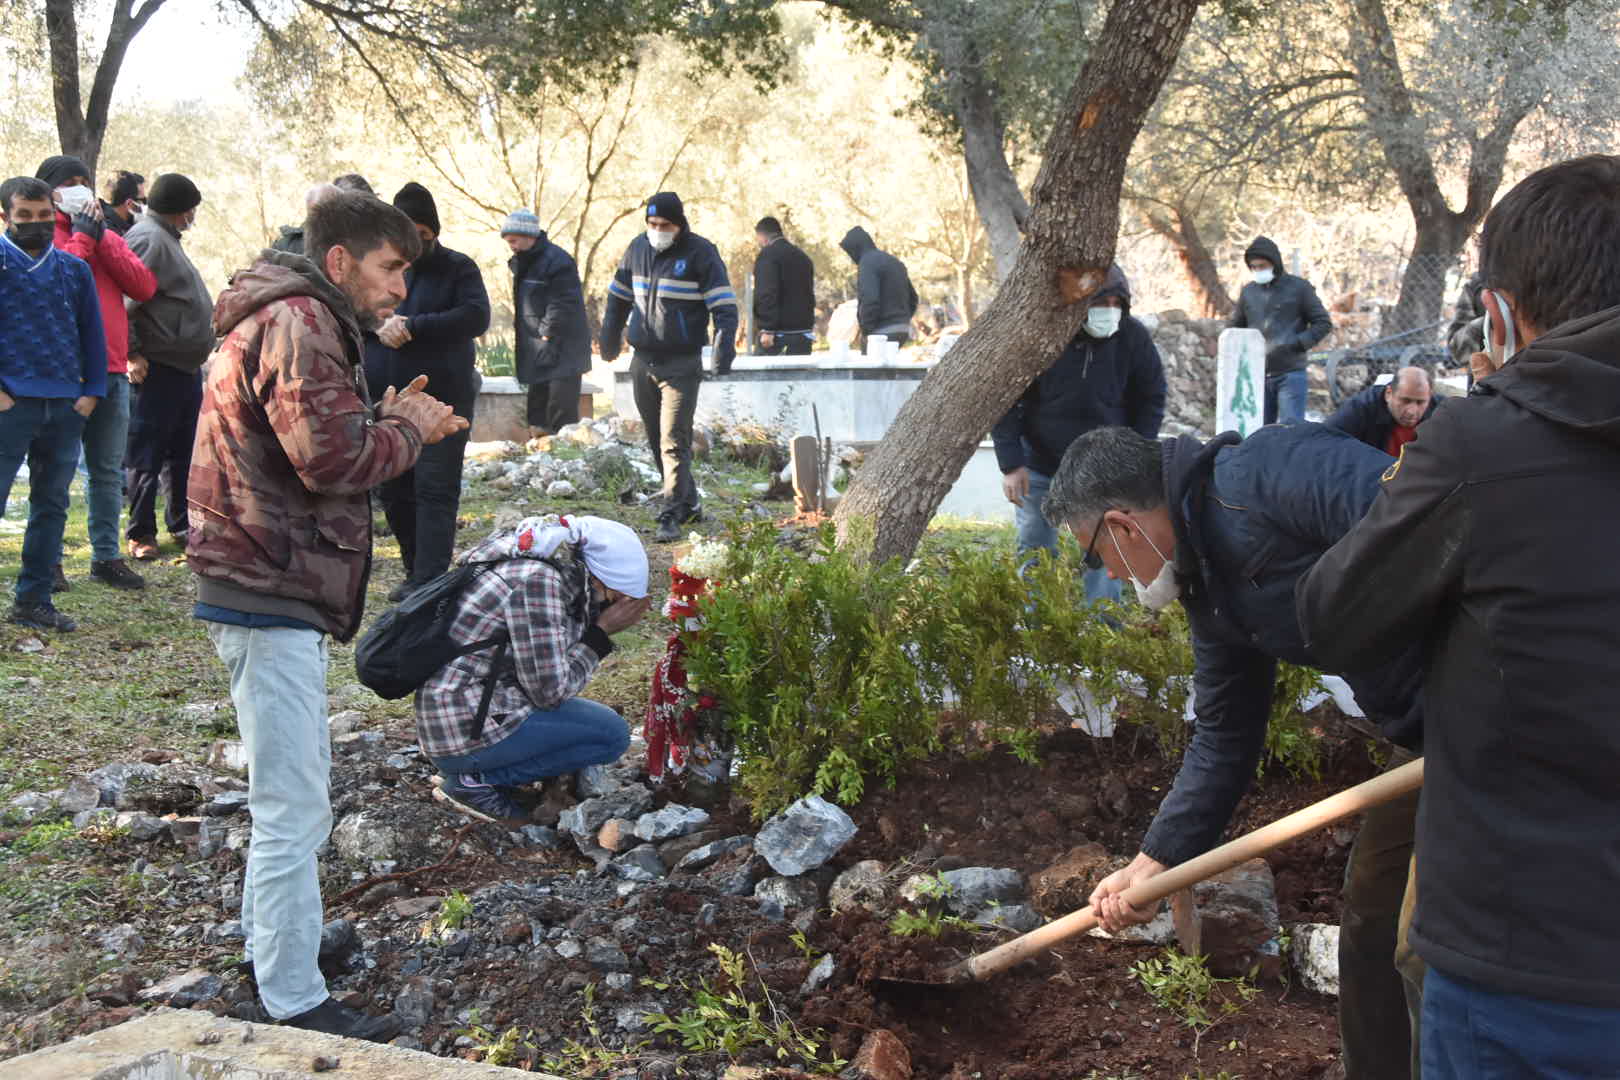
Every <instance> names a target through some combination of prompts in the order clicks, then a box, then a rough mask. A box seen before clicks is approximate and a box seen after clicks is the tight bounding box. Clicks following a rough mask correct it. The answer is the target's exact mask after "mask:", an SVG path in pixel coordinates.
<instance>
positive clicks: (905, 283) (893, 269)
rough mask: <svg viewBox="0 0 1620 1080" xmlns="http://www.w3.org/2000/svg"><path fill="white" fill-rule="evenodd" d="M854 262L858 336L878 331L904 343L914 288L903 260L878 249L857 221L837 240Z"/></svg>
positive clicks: (913, 308)
mask: <svg viewBox="0 0 1620 1080" xmlns="http://www.w3.org/2000/svg"><path fill="white" fill-rule="evenodd" d="M838 246H839V247H841V248H843V249H844V254H846V255H848V256H849V257H850V259H852V260H853V261H854V263H855V268H856V269H855V295H856V298H857V299H856V307H855V318H856V321H857V322H858V323H860V326H861V337H862V338H863V339H864V338H869V337H871V336H872V335H874V334H882V335H883V336H884V337H886V338H888V339H889V340H890V341H898V342H899V343H900V344H902V345H904V344H905V343H906V342H908V341H910V340H911V317H912V316H913V315H915V314H916V313H917V290H916V289H914V288H912V287H911V275H910V274H908V273H907V272H906V264H905V263H903V262H901V261H900V260H899V259H897V258H895V257H894V256H893V255H890V254H889V253H888V252H887V251H880V250H879V249H878V246H877V244H875V243H873V242H872V236H871V234H870V233H868V232H867V231H866V230H865V229H863V228H861V227H860V226H859V225H857V226H855V227H854V228H853V229H851V230H849V232H847V233H845V234H844V238H843V239H842V240H840V241H839V242H838Z"/></svg>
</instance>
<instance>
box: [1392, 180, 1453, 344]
mask: <svg viewBox="0 0 1620 1080" xmlns="http://www.w3.org/2000/svg"><path fill="white" fill-rule="evenodd" d="M1471 232H1473V222H1467V221H1464V220H1463V219H1462V216H1461V215H1459V214H1453V213H1451V212H1450V211H1447V212H1446V213H1444V214H1438V215H1431V216H1427V217H1420V218H1418V219H1417V240H1416V241H1415V242H1414V243H1413V245H1412V256H1411V258H1410V259H1408V260H1407V263H1406V269H1405V270H1404V271H1403V272H1402V273H1401V295H1400V298H1399V299H1398V300H1396V301H1395V308H1394V310H1393V311H1391V312H1390V313H1389V316H1388V318H1386V319H1385V320H1384V328H1383V335H1384V336H1386V337H1387V336H1389V335H1391V334H1399V333H1401V332H1403V331H1406V330H1415V329H1417V328H1418V327H1421V326H1433V325H1434V324H1435V323H1438V322H1439V321H1440V312H1441V310H1442V309H1443V308H1444V307H1445V302H1446V275H1447V274H1448V273H1450V272H1451V268H1452V267H1454V266H1455V265H1457V256H1458V254H1459V253H1460V252H1461V251H1462V249H1463V245H1464V244H1466V243H1467V242H1468V235H1469V233H1471Z"/></svg>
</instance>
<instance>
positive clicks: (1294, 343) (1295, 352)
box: [1226, 236, 1333, 424]
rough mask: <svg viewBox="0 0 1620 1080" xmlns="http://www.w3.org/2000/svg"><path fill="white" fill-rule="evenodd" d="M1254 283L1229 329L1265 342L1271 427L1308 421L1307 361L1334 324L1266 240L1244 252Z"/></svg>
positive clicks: (1240, 296) (1308, 285) (1257, 240)
mask: <svg viewBox="0 0 1620 1080" xmlns="http://www.w3.org/2000/svg"><path fill="white" fill-rule="evenodd" d="M1243 262H1244V264H1245V265H1247V266H1248V268H1249V273H1250V275H1251V277H1252V280H1251V281H1250V282H1249V283H1248V284H1247V285H1245V286H1243V291H1242V292H1241V293H1239V294H1238V302H1237V308H1236V309H1235V310H1234V311H1233V312H1232V317H1231V318H1230V319H1228V320H1227V323H1226V325H1227V326H1232V327H1248V328H1250V329H1252V330H1258V331H1260V333H1261V334H1263V335H1264V336H1265V339H1266V415H1265V419H1266V423H1268V424H1273V423H1276V422H1277V421H1279V420H1281V421H1282V422H1284V423H1297V422H1298V421H1300V420H1303V419H1305V396H1306V391H1307V389H1308V386H1307V383H1306V378H1305V357H1306V354H1308V353H1309V352H1310V351H1311V350H1312V349H1313V348H1315V347H1316V345H1317V344H1318V343H1319V342H1321V340H1322V339H1323V338H1325V337H1327V336H1328V335H1329V334H1331V333H1332V332H1333V320H1332V319H1331V318H1330V317H1329V316H1328V313H1327V308H1325V307H1323V306H1322V301H1321V300H1319V299H1317V296H1316V290H1315V289H1314V288H1312V287H1311V283H1310V282H1308V281H1306V280H1305V279H1304V278H1302V277H1296V276H1295V275H1293V274H1290V273H1286V272H1285V271H1284V270H1283V261H1282V252H1281V251H1279V250H1278V249H1277V245H1276V244H1275V243H1273V242H1272V241H1271V240H1270V239H1268V238H1267V237H1264V236H1257V237H1255V238H1254V243H1252V244H1250V245H1249V249H1248V250H1247V251H1245V252H1244V253H1243Z"/></svg>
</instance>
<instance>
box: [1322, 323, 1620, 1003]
mask: <svg viewBox="0 0 1620 1080" xmlns="http://www.w3.org/2000/svg"><path fill="white" fill-rule="evenodd" d="M1617 530H1620V308H1611V309H1610V310H1608V311H1604V312H1600V313H1598V314H1595V315H1592V316H1589V317H1587V318H1584V319H1578V320H1575V321H1573V322H1569V323H1565V324H1564V325H1563V326H1560V327H1557V328H1555V329H1553V330H1552V331H1550V332H1549V333H1548V334H1547V335H1546V336H1545V337H1542V338H1538V339H1537V340H1536V341H1535V342H1534V343H1533V344H1531V345H1530V346H1529V347H1528V348H1526V349H1524V350H1522V351H1521V352H1520V353H1518V354H1517V355H1516V356H1515V357H1514V358H1513V359H1512V360H1511V361H1510V362H1509V363H1508V364H1507V366H1506V367H1504V368H1503V369H1502V370H1501V371H1500V372H1498V373H1496V374H1495V375H1492V376H1491V377H1489V378H1487V379H1482V380H1481V381H1480V382H1478V383H1477V384H1475V386H1474V390H1473V392H1472V393H1471V394H1470V395H1469V396H1468V397H1466V398H1461V399H1459V400H1456V401H1448V402H1447V403H1446V406H1445V408H1443V409H1441V410H1440V411H1439V412H1437V413H1436V414H1435V415H1434V419H1432V420H1430V421H1429V422H1428V423H1426V424H1424V426H1423V435H1422V437H1421V438H1420V439H1418V440H1417V441H1415V442H1412V443H1409V444H1407V446H1406V447H1405V453H1404V454H1403V455H1402V457H1401V460H1400V462H1399V463H1398V464H1397V465H1396V466H1394V467H1392V468H1391V469H1390V470H1389V471H1388V473H1387V474H1386V479H1385V482H1384V485H1383V494H1382V495H1381V496H1380V497H1379V498H1378V499H1377V501H1376V502H1374V503H1373V506H1372V509H1371V510H1370V511H1369V512H1368V514H1367V517H1366V519H1365V520H1363V521H1362V522H1361V524H1360V525H1358V526H1357V527H1356V528H1355V529H1354V530H1353V531H1351V533H1350V534H1349V535H1348V536H1346V537H1345V538H1344V539H1343V540H1342V541H1340V542H1339V543H1338V544H1337V545H1335V546H1334V547H1333V549H1332V550H1331V551H1329V552H1328V553H1327V554H1326V555H1325V556H1323V558H1322V561H1321V562H1320V563H1319V564H1318V565H1317V566H1316V568H1315V569H1314V570H1312V571H1311V572H1310V573H1309V574H1308V575H1306V577H1305V579H1304V580H1303V581H1302V582H1301V584H1300V588H1299V597H1298V599H1299V619H1300V623H1301V626H1302V628H1303V630H1304V632H1305V636H1306V639H1307V640H1308V641H1309V643H1310V647H1311V649H1312V651H1313V652H1315V653H1317V654H1318V655H1320V656H1322V657H1323V658H1325V659H1326V660H1328V661H1329V662H1334V661H1337V662H1348V661H1351V660H1354V661H1356V662H1363V661H1366V660H1369V659H1375V658H1376V657H1378V656H1380V655H1384V654H1387V653H1389V652H1390V651H1391V650H1393V649H1396V648H1399V647H1401V646H1402V645H1403V643H1406V642H1410V641H1414V640H1416V641H1422V642H1426V643H1427V644H1428V646H1429V649H1430V653H1429V661H1428V665H1427V670H1426V674H1425V679H1424V687H1423V695H1424V703H1425V722H1424V728H1425V738H1424V749H1425V754H1426V756H1425V773H1424V781H1423V801H1422V804H1421V808H1420V810H1419V812H1418V834H1417V860H1418V886H1419V887H1418V906H1417V916H1416V919H1415V921H1414V923H1413V926H1412V933H1411V939H1412V942H1413V944H1414V945H1415V946H1416V948H1417V951H1418V953H1419V954H1420V955H1421V956H1422V957H1423V958H1424V960H1426V961H1428V963H1429V964H1431V965H1432V966H1434V967H1435V968H1438V969H1439V970H1441V971H1444V972H1446V973H1448V974H1452V975H1456V976H1459V977H1461V978H1464V979H1469V980H1471V981H1474V982H1477V983H1480V984H1482V985H1484V986H1487V987H1490V988H1493V989H1496V990H1500V991H1504V992H1508V993H1515V994H1526V995H1530V996H1534V997H1542V998H1552V999H1557V1000H1562V1001H1570V1002H1578V1003H1584V1004H1589V1005H1597V1006H1603V1007H1606V1008H1610V1009H1613V1008H1620V935H1616V934H1615V932H1614V908H1615V902H1616V898H1617V897H1620V710H1617V709H1616V705H1615V703H1616V701H1620V618H1616V612H1620V559H1616V558H1615V543H1614V538H1615V535H1616V532H1617Z"/></svg>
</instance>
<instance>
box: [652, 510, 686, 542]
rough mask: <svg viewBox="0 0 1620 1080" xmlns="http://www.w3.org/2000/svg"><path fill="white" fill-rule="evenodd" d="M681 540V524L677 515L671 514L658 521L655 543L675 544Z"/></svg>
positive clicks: (654, 536)
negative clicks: (677, 519) (676, 518)
mask: <svg viewBox="0 0 1620 1080" xmlns="http://www.w3.org/2000/svg"><path fill="white" fill-rule="evenodd" d="M680 538H681V526H680V523H679V522H677V521H676V520H675V515H673V514H670V515H667V516H665V517H661V518H659V519H658V531H657V532H655V533H653V542H654V543H657V544H673V543H674V542H675V541H677V540H679V539H680Z"/></svg>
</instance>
